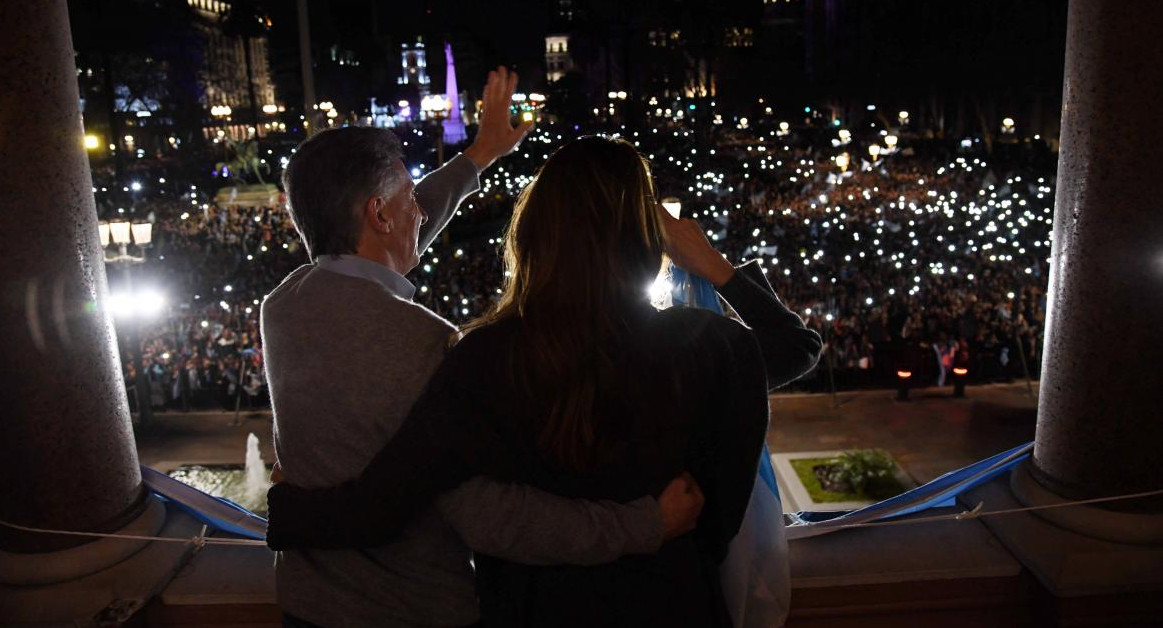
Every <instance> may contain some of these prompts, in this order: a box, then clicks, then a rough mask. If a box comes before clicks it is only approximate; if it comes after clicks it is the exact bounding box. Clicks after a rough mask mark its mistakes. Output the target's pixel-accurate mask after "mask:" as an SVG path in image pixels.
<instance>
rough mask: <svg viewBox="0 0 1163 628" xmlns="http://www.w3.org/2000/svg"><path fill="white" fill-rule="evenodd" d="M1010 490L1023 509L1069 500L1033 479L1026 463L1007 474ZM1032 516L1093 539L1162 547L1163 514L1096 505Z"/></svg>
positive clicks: (1051, 510)
mask: <svg viewBox="0 0 1163 628" xmlns="http://www.w3.org/2000/svg"><path fill="white" fill-rule="evenodd" d="M1010 490H1011V491H1013V494H1014V497H1016V498H1017V500H1018V501H1020V502H1021V503H1022V504H1023V505H1025V506H1052V505H1056V504H1064V503H1067V502H1069V501H1072V500H1068V499H1066V498H1064V497H1061V496H1059V495H1057V494H1055V493H1053V492H1051V491H1050V490H1049V489H1047V488H1045V487H1044V486H1042V485H1041V484H1040V483H1039V482H1038V481H1037V480H1036V479H1034V476H1033V474H1032V473H1031V472H1030V462H1029V461H1026V462H1025V463H1023V464H1022V465H1020V466H1018V467H1017V468H1015V469H1014V471H1013V473H1012V474H1010ZM1034 514H1035V515H1037V516H1039V517H1041V518H1042V519H1045V520H1046V521H1048V522H1050V523H1052V524H1054V525H1056V526H1058V527H1060V528H1063V529H1066V530H1071V531H1073V532H1077V533H1078V534H1082V535H1085V536H1089V537H1093V538H1096V539H1100V540H1104V541H1111V542H1113V543H1127V544H1132V545H1154V546H1161V547H1163V514H1154V513H1128V512H1118V511H1114V510H1107V509H1104V508H1100V507H1098V506H1097V505H1094V506H1068V507H1063V508H1047V509H1044V510H1037V511H1034Z"/></svg>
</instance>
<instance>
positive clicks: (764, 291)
mask: <svg viewBox="0 0 1163 628" xmlns="http://www.w3.org/2000/svg"><path fill="white" fill-rule="evenodd" d="M719 294H721V295H722V296H723V298H724V299H726V300H727V303H729V304H730V305H731V307H732V308H734V310H735V311H736V312H737V313H738V314H739V317H740V318H742V319H743V322H744V324H746V325H747V326H748V327H750V328H751V331H752V332H753V333H754V334H755V338H756V339H757V340H758V341H759V348H760V350H761V352H762V354H763V363H764V366H765V367H766V369H767V386H768V389H769V390H775V389H776V388H779V387H780V386H784V385H786V384H789V383H791V382H793V381H795V380H796V379H798V378H800V377H802V376H803V375H804V374H805V373H807V372H808V371H810V370H812V367H813V366H815V365H816V362H817V361H819V359H820V351H821V350H822V349H823V346H824V343H823V341H821V340H820V335H819V334H817V333H816V332H815V331H813V330H811V329H808V328H807V327H805V326H804V322H803V320H801V319H800V317H799V315H797V314H796V313H795V312H792V311H791V310H789V309H788V308H787V306H785V305H784V304H783V303H782V302H781V301H780V300H779V297H777V296H776V295H775V290H774V289H773V288H772V287H771V284H770V283H768V282H767V277H765V276H764V275H763V270H762V268H761V267H760V266H759V264H758V263H757V262H754V261H752V262H748V263H746V264H742V265H740V266H738V267H737V268H736V269H735V275H734V276H733V277H731V279H730V281H728V282H727V283H726V284H723V286H722V287H720V288H719Z"/></svg>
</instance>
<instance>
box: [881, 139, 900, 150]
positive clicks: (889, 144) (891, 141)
mask: <svg viewBox="0 0 1163 628" xmlns="http://www.w3.org/2000/svg"><path fill="white" fill-rule="evenodd" d="M897 140H898V138H897V136H895V135H886V136H884V145H885V146H887V147H888V149H889V150H892V149H894V148H896V143H897Z"/></svg>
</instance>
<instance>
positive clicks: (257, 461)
mask: <svg viewBox="0 0 1163 628" xmlns="http://www.w3.org/2000/svg"><path fill="white" fill-rule="evenodd" d="M245 477H246V485H245V486H246V500H247V502H249V503H254V502H257V501H258V500H259V499H261V498H262V497H263V496H264V494H265V493H266V491H267V467H266V465H265V464H263V462H262V454H261V453H260V452H259V450H258V437H257V436H255V435H254V432H251V433H250V435H249V436H247V437H246V476H245Z"/></svg>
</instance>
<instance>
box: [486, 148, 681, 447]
mask: <svg viewBox="0 0 1163 628" xmlns="http://www.w3.org/2000/svg"><path fill="white" fill-rule="evenodd" d="M658 211H659V210H658V209H657V206H656V201H655V194H654V185H653V182H652V180H651V177H650V166H649V163H648V162H647V161H646V160H645V159H644V158H643V157H642V155H640V154H639V153H638V151H637V150H636V149H635V148H634V147H633V146H632V145H631V144H630V143H629V142H627V141H625V140H622V139H609V138H604V137H583V138H580V139H577V140H574V141H572V142H570V143H568V144H566V145H565V146H563V147H561V148H560V149H559V150H557V152H555V153H554V154H553V155H552V156H550V158H549V159H548V160H547V161H546V162H545V164H544V165H543V166H542V167H541V170H540V171H539V172H538V173H537V176H536V177H535V178H534V180H533V182H532V183H530V184H529V185H528V186H527V187H526V188H525V189H524V190H523V191H522V192H521V194H520V196H519V197H518V199H517V203H516V206H515V207H514V210H513V219H512V221H511V222H510V224H509V228H508V231H507V233H506V236H505V245H504V259H505V268H506V270H507V271H508V272H507V273H506V278H505V283H504V290H503V292H502V294H501V297H500V299H499V300H498V301H497V303H496V304H495V305H494V306H493V308H492V309H491V310H490V311H489V312H488V313H486V314H485V315H484V316H483V317H481V318H480V319H477V320H475V321H473V322H472V323H470V324H469V325H468V326H467V327H466V328H465V332H466V333H469V332H471V331H472V330H473V329H476V328H479V327H482V326H484V325H489V324H491V323H496V322H499V321H501V320H505V319H513V318H515V319H518V322H519V324H520V325H521V327H520V333H519V335H518V340H517V342H516V343H515V345H514V350H513V355H511V356H508V357H509V360H508V366H509V369H510V371H509V372H510V374H511V375H510V379H511V380H512V381H511V384H512V385H513V386H514V389H515V390H517V391H519V392H520V393H521V394H523V395H524V396H525V397H526V399H527V400H529V401H530V402H531V403H532V408H538V409H541V412H540V414H542V415H543V416H539V417H536V418H535V420H536V421H537V422H538V425H537V426H536V428H535V429H537V431H538V434H537V446H538V450H539V451H540V452H541V454H542V455H543V456H545V457H547V458H548V459H550V460H552V461H554V462H556V463H559V464H561V465H563V466H565V467H568V468H572V469H586V468H589V467H591V466H592V464H593V462H594V460H593V455H594V445H595V436H596V430H595V428H596V424H595V417H594V408H595V399H596V397H597V394H598V390H599V378H600V377H601V376H602V374H603V372H605V373H606V374H607V375H609V371H608V370H607V371H604V370H603V369H604V367H607V366H609V365H610V364H611V361H612V357H611V351H614V350H616V349H617V346H618V344H619V343H620V342H621V341H622V340H624V339H625V337H626V336H625V332H626V331H627V325H626V323H627V319H626V317H627V315H628V314H629V313H630V311H631V310H632V309H633V307H634V306H635V305H636V304H639V305H641V304H646V302H647V288H648V287H649V285H650V284H651V282H652V281H653V280H654V278H655V276H656V275H657V273H658V270H659V267H660V265H661V263H662V253H663V231H662V223H661V220H660V217H659V215H658ZM498 357H499V358H500V357H501V356H498Z"/></svg>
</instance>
